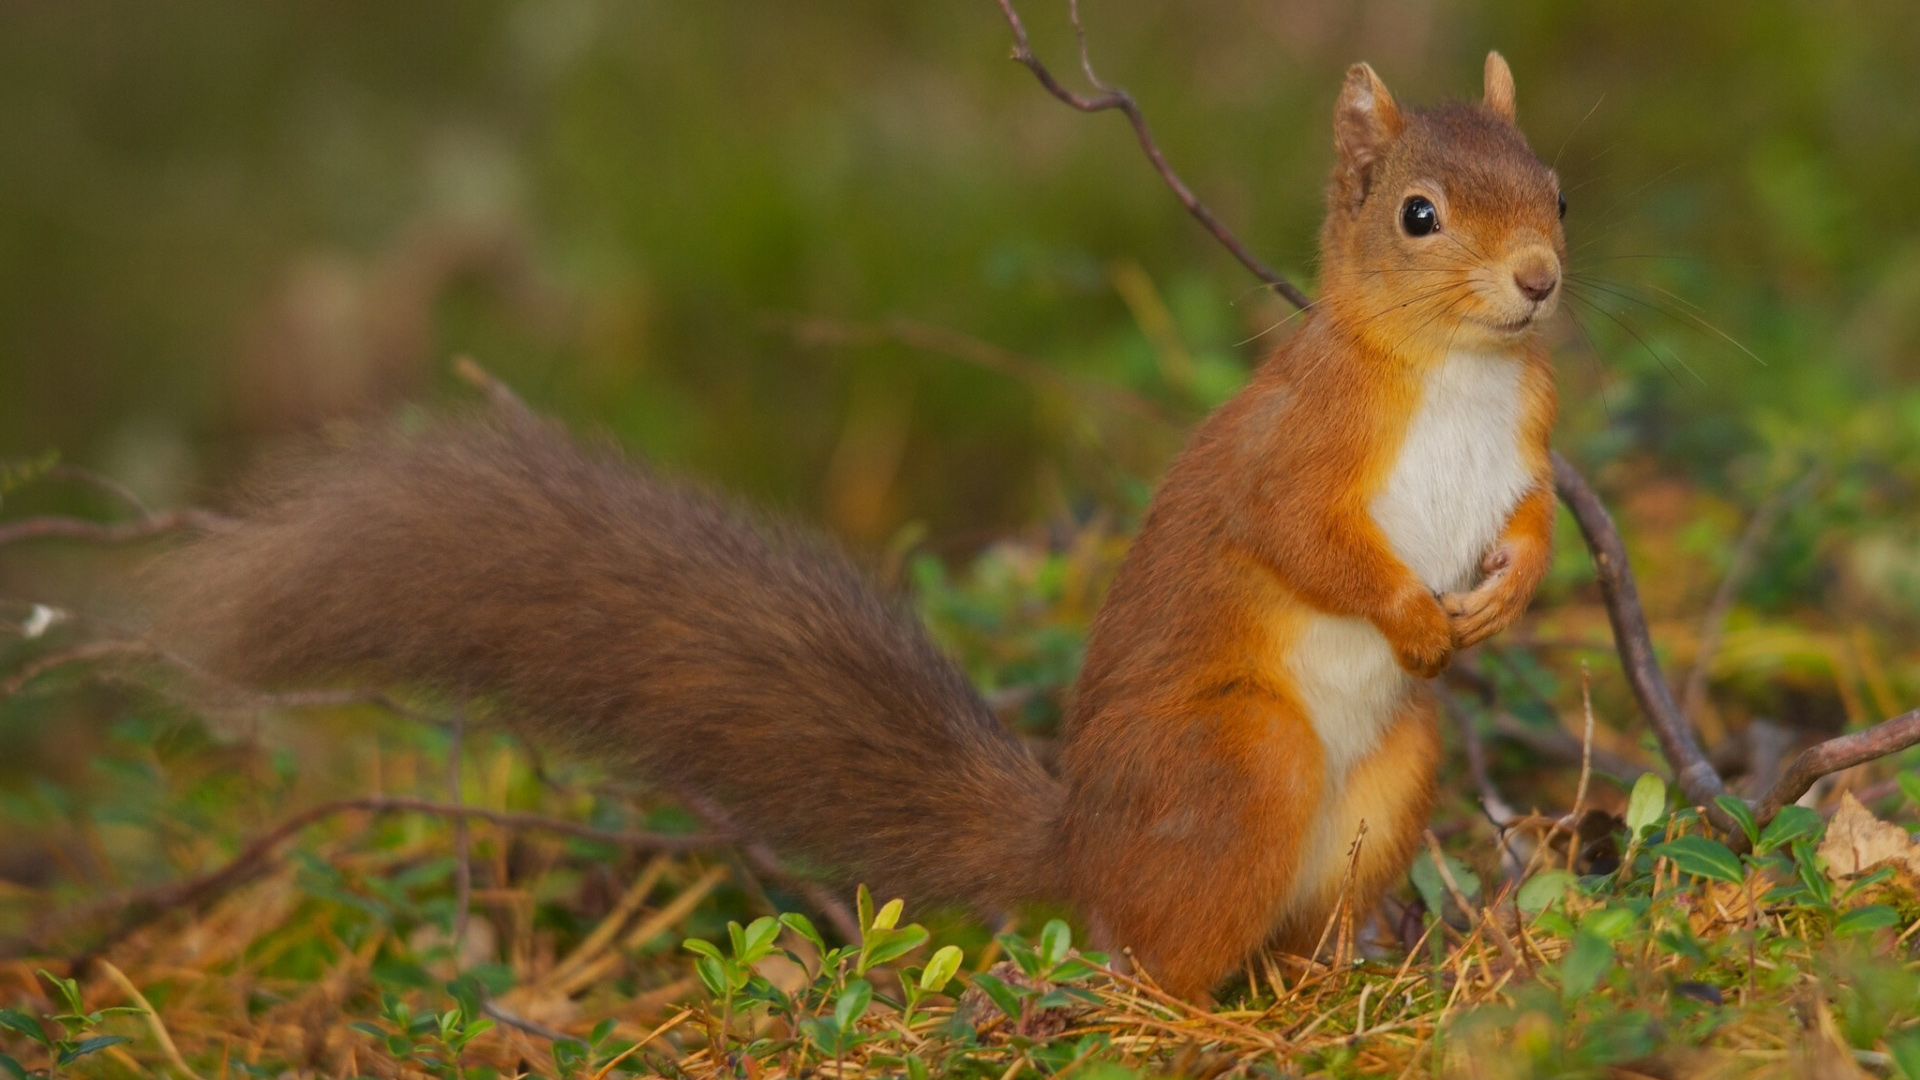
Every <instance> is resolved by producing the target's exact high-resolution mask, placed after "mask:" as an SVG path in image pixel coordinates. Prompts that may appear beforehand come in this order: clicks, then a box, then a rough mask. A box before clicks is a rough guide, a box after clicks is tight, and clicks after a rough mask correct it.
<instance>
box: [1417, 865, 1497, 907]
mask: <svg viewBox="0 0 1920 1080" xmlns="http://www.w3.org/2000/svg"><path fill="white" fill-rule="evenodd" d="M1441 858H1443V859H1445V860H1447V870H1448V871H1449V872H1450V873H1452V874H1453V880H1454V883H1455V884H1457V885H1459V886H1460V891H1461V892H1462V893H1464V894H1465V895H1466V897H1467V899H1469V900H1471V899H1473V898H1474V897H1475V896H1477V895H1479V892H1480V875H1479V874H1476V873H1474V872H1473V871H1472V870H1470V869H1468V868H1467V864H1466V863H1463V862H1461V861H1460V860H1459V859H1456V858H1454V857H1453V856H1451V855H1442V856H1441ZM1409 876H1410V877H1412V878H1413V887H1414V888H1415V889H1417V890H1419V893H1420V898H1421V899H1422V900H1425V901H1426V902H1427V910H1428V911H1431V912H1433V913H1434V914H1435V915H1438V914H1440V913H1441V912H1443V911H1445V910H1447V903H1448V901H1449V900H1451V899H1452V897H1453V894H1452V893H1451V892H1450V891H1448V889H1447V883H1446V881H1445V879H1443V878H1442V877H1441V876H1440V869H1439V867H1437V866H1435V865H1434V862H1433V857H1432V856H1431V855H1428V856H1423V857H1421V858H1417V859H1415V860H1413V866H1412V868H1411V870H1410V871H1409Z"/></svg>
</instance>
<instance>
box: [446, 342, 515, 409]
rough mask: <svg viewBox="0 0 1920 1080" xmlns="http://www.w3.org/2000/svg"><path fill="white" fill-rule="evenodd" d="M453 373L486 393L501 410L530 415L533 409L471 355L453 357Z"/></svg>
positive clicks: (488, 398)
mask: <svg viewBox="0 0 1920 1080" xmlns="http://www.w3.org/2000/svg"><path fill="white" fill-rule="evenodd" d="M453 373H454V374H455V375H456V376H458V377H459V378H460V380H461V381H462V382H464V383H466V384H468V385H469V386H472V387H474V388H475V389H477V390H479V391H480V392H481V393H484V394H486V395H487V400H488V401H491V402H492V403H493V404H494V407H495V408H498V409H500V410H501V411H502V412H509V413H515V414H521V415H532V412H533V410H531V409H529V408H527V403H526V402H525V401H523V400H521V397H520V395H519V394H516V393H514V392H513V387H511V386H508V385H507V384H506V381H505V380H503V379H501V378H500V377H499V376H497V375H495V374H494V373H493V372H491V371H488V370H487V369H486V368H483V367H481V366H480V363H479V361H477V360H475V359H474V358H473V357H471V356H457V357H454V360H453Z"/></svg>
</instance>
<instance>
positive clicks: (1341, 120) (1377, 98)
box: [1333, 64, 1405, 204]
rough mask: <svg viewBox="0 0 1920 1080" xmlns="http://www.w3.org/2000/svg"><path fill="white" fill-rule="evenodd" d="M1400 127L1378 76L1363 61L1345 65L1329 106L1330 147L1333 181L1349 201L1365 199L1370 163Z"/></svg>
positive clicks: (1385, 147)
mask: <svg viewBox="0 0 1920 1080" xmlns="http://www.w3.org/2000/svg"><path fill="white" fill-rule="evenodd" d="M1403 127H1405V122H1404V121H1403V120H1402V119H1401V118H1400V108H1399V106H1397V105H1395V104H1394V103H1393V95H1392V94H1390V93H1388V92H1387V84H1386V83H1383V82H1381V81H1380V76H1378V75H1375V74H1374V73H1373V69H1372V68H1371V67H1368V66H1367V65H1366V64H1355V65H1353V66H1352V67H1350V68H1348V69H1347V82H1346V85H1345V86H1342V87H1341V88H1340V100H1339V102H1338V103H1337V104H1335V105H1334V108H1333V148H1334V151H1335V154H1336V158H1337V160H1336V163H1335V178H1336V183H1337V184H1338V186H1339V188H1340V190H1341V193H1342V194H1343V195H1345V196H1346V198H1347V199H1348V200H1349V201H1350V202H1352V203H1354V204H1358V203H1359V202H1360V200H1362V199H1364V198H1366V195H1367V188H1368V187H1369V185H1370V183H1371V181H1372V172H1373V165H1374V163H1375V162H1377V161H1379V160H1380V157H1381V155H1382V154H1384V153H1386V149H1387V144H1388V143H1389V142H1391V141H1393V138H1394V136H1396V135H1398V134H1400V131H1401V129H1402V128H1403Z"/></svg>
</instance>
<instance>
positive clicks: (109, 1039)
mask: <svg viewBox="0 0 1920 1080" xmlns="http://www.w3.org/2000/svg"><path fill="white" fill-rule="evenodd" d="M132 1041H133V1040H132V1039H129V1038H127V1037H126V1036H125V1035H95V1036H94V1037H93V1038H91V1039H82V1040H81V1041H79V1042H77V1043H75V1044H73V1045H72V1046H70V1047H68V1048H67V1049H66V1050H64V1051H62V1052H61V1054H60V1059H59V1063H60V1064H62V1065H65V1064H67V1063H68V1062H70V1061H72V1060H74V1059H75V1058H80V1057H85V1056H86V1055H88V1054H91V1053H94V1052H95V1051H99V1050H105V1049H106V1048H107V1047H109V1046H118V1045H120V1044H121V1043H124V1042H132Z"/></svg>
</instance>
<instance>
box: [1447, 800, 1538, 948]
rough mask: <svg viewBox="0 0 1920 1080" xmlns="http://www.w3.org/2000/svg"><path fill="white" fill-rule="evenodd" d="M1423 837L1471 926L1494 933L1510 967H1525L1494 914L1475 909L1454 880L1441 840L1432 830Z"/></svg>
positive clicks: (1448, 892)
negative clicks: (1442, 849)
mask: <svg viewBox="0 0 1920 1080" xmlns="http://www.w3.org/2000/svg"><path fill="white" fill-rule="evenodd" d="M1423 835H1424V836H1425V837H1426V841H1427V852H1428V854H1430V855H1432V856H1433V865H1434V868H1435V869H1436V870H1438V871H1440V882H1441V884H1443V885H1445V886H1446V889H1447V895H1449V896H1451V897H1453V902H1454V903H1455V904H1458V905H1459V906H1460V913H1461V914H1462V915H1465V916H1466V917H1467V918H1468V920H1469V921H1470V924H1472V925H1484V926H1486V928H1487V929H1488V930H1491V931H1493V943H1494V944H1495V945H1498V946H1499V947H1500V955H1501V956H1503V957H1505V958H1506V960H1507V963H1508V965H1509V966H1511V967H1513V968H1514V969H1515V970H1518V969H1520V968H1522V967H1525V966H1526V962H1525V961H1523V960H1521V959H1520V951H1519V950H1518V949H1516V948H1514V947H1513V939H1512V938H1510V937H1508V936H1507V932H1506V931H1505V930H1502V929H1501V928H1500V924H1499V922H1498V921H1496V920H1495V919H1494V917H1493V912H1492V911H1491V910H1484V909H1480V908H1476V907H1474V906H1473V901H1471V900H1469V899H1467V894H1466V892H1465V890H1463V889H1461V888H1460V883H1459V882H1458V881H1456V880H1454V876H1453V870H1452V869H1451V868H1450V867H1448V866H1447V856H1446V853H1445V852H1442V851H1441V850H1440V838H1439V837H1437V836H1435V835H1433V830H1432V829H1426V830H1423ZM1434 914H1435V915H1436V916H1437V915H1439V914H1440V913H1439V912H1437V911H1436V912H1434Z"/></svg>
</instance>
